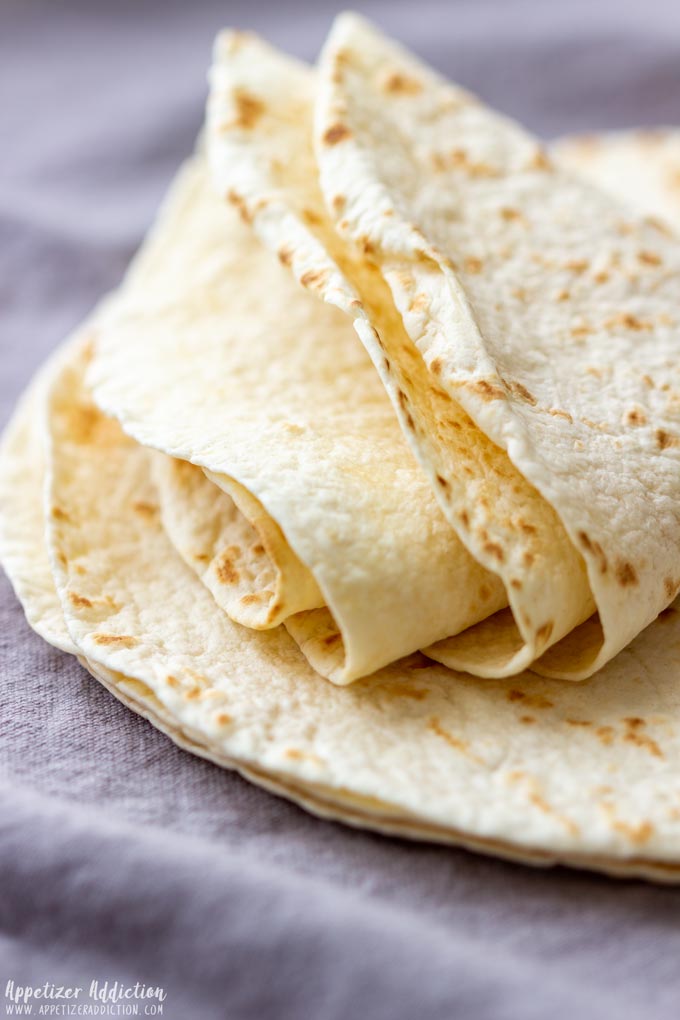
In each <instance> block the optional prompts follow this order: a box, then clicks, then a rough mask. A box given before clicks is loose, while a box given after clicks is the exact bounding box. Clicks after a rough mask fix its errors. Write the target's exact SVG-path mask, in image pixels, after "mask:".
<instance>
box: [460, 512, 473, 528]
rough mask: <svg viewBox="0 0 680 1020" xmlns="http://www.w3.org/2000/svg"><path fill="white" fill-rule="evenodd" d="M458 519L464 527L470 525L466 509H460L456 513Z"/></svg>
mask: <svg viewBox="0 0 680 1020" xmlns="http://www.w3.org/2000/svg"><path fill="white" fill-rule="evenodd" d="M458 519H459V521H460V523H461V524H462V525H463V527H464V528H469V527H470V515H469V513H468V512H467V510H461V512H460V513H459V514H458Z"/></svg>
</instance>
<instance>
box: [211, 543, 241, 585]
mask: <svg viewBox="0 0 680 1020" xmlns="http://www.w3.org/2000/svg"><path fill="white" fill-rule="evenodd" d="M240 552H241V550H240V549H239V548H238V546H235V545H230V546H229V547H228V548H227V549H225V550H224V552H223V553H221V554H220V557H219V559H218V560H217V563H216V564H215V574H216V575H217V580H218V581H220V582H221V583H222V584H236V583H237V581H238V580H239V578H240V576H241V575H240V574H239V572H238V570H237V569H236V567H235V565H234V561H235V560H236V559H237V558H238V556H239V555H240Z"/></svg>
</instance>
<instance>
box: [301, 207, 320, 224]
mask: <svg viewBox="0 0 680 1020" xmlns="http://www.w3.org/2000/svg"><path fill="white" fill-rule="evenodd" d="M302 215H303V217H304V219H305V221H306V222H307V223H311V225H312V226H313V227H318V226H320V225H321V224H322V223H323V219H322V218H321V216H319V214H318V212H316V210H315V209H303V210H302Z"/></svg>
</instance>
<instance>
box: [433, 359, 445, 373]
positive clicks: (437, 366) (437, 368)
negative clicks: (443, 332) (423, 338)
mask: <svg viewBox="0 0 680 1020" xmlns="http://www.w3.org/2000/svg"><path fill="white" fill-rule="evenodd" d="M442 367H443V362H442V359H441V358H433V360H432V361H431V362H430V371H431V372H432V374H433V375H439V374H440V373H441V370H442Z"/></svg>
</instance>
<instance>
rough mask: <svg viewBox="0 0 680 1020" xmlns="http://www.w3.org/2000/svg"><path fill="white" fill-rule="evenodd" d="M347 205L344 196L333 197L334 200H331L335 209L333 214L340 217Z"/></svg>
mask: <svg viewBox="0 0 680 1020" xmlns="http://www.w3.org/2000/svg"><path fill="white" fill-rule="evenodd" d="M346 205H347V199H346V198H345V196H344V195H333V198H332V199H331V206H332V208H333V212H335V213H337V215H338V216H341V215H342V213H343V211H344V208H345V206H346Z"/></svg>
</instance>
